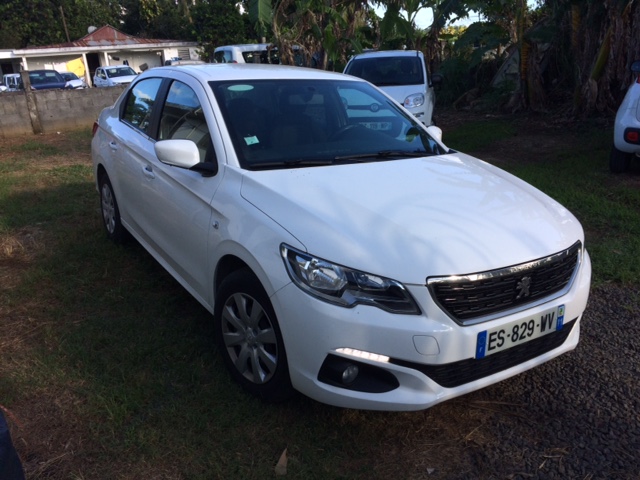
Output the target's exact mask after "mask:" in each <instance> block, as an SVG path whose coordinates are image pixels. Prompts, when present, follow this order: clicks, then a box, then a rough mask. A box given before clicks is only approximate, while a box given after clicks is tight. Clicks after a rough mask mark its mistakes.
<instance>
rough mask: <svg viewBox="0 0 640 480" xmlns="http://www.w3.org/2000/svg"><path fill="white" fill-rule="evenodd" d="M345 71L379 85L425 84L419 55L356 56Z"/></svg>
mask: <svg viewBox="0 0 640 480" xmlns="http://www.w3.org/2000/svg"><path fill="white" fill-rule="evenodd" d="M345 73H347V74H349V75H354V76H356V77H360V78H364V79H365V80H366V81H368V82H371V83H373V84H374V85H377V86H378V87H391V86H400V85H422V84H424V76H423V69H422V59H421V58H420V57H418V56H406V55H400V56H395V57H369V58H367V57H365V58H355V59H354V60H352V61H351V63H350V64H349V66H348V68H347V70H346V71H345Z"/></svg>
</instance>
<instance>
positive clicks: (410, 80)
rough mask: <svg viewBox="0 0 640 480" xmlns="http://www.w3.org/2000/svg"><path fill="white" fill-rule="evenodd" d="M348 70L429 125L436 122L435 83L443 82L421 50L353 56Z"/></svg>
mask: <svg viewBox="0 0 640 480" xmlns="http://www.w3.org/2000/svg"><path fill="white" fill-rule="evenodd" d="M344 73H346V74H348V75H354V76H356V77H360V78H363V79H364V80H367V81H368V82H371V83H373V84H374V85H375V86H377V87H379V88H380V89H382V90H383V91H384V92H386V93H387V94H389V95H390V96H391V97H393V98H394V99H395V100H396V101H397V102H398V103H400V104H401V105H402V106H404V107H405V108H406V109H407V110H409V111H410V112H411V113H413V114H414V115H415V116H416V118H418V119H419V120H420V121H421V122H422V123H424V124H425V125H431V124H433V123H434V122H433V108H434V106H435V103H436V98H435V93H434V91H433V90H434V85H437V84H440V83H441V82H442V77H441V76H440V75H438V74H436V75H430V73H429V71H428V69H427V66H426V63H425V59H424V54H423V53H422V52H420V51H418V50H381V51H372V52H365V53H360V54H358V55H354V56H353V57H351V59H350V60H349V62H347V65H346V66H345V68H344Z"/></svg>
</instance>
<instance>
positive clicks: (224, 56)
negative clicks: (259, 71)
mask: <svg viewBox="0 0 640 480" xmlns="http://www.w3.org/2000/svg"><path fill="white" fill-rule="evenodd" d="M267 54H268V55H269V56H268V57H267ZM213 59H214V61H215V62H216V63H275V64H279V63H280V57H279V56H278V49H277V48H276V46H275V45H273V44H272V43H250V44H245V45H225V46H223V47H217V48H216V49H215V50H214V51H213ZM267 59H269V61H267Z"/></svg>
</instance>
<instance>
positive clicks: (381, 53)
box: [352, 50, 423, 58]
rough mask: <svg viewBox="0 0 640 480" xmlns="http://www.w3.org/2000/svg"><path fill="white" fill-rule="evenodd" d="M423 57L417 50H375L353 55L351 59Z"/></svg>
mask: <svg viewBox="0 0 640 480" xmlns="http://www.w3.org/2000/svg"><path fill="white" fill-rule="evenodd" d="M415 56H423V53H422V52H421V51H419V50H375V51H371V52H363V53H358V54H356V55H354V56H353V57H352V58H375V57H415Z"/></svg>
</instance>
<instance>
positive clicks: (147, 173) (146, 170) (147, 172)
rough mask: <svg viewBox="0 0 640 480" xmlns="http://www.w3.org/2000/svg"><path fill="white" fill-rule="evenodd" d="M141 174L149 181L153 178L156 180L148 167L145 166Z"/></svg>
mask: <svg viewBox="0 0 640 480" xmlns="http://www.w3.org/2000/svg"><path fill="white" fill-rule="evenodd" d="M142 174H143V175H144V176H145V177H147V178H148V179H150V180H153V179H154V178H156V174H155V173H153V170H152V169H151V167H150V166H149V165H147V166H146V167H144V168H143V169H142Z"/></svg>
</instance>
